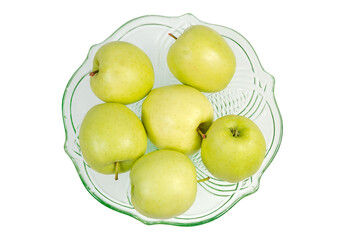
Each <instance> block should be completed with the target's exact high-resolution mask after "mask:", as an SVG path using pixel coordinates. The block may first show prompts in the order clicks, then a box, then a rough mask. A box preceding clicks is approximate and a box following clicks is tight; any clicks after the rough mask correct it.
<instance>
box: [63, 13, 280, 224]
mask: <svg viewBox="0 0 360 240" xmlns="http://www.w3.org/2000/svg"><path fill="white" fill-rule="evenodd" d="M146 18H158V19H181V18H188V20H190V19H191V21H192V22H196V23H199V24H205V25H210V26H217V27H220V28H223V29H227V30H228V31H231V32H233V33H235V34H236V35H238V36H239V37H241V38H242V39H243V40H245V41H246V43H247V44H248V46H249V47H250V49H251V51H252V53H253V54H254V57H253V58H252V59H251V60H252V61H251V63H252V64H253V66H252V67H253V68H254V72H256V73H262V74H264V76H267V77H268V78H269V79H268V80H269V84H270V88H269V89H270V91H269V92H268V97H269V99H270V100H272V101H273V104H274V107H275V109H273V110H275V112H276V114H277V117H278V118H279V119H278V120H279V128H278V129H277V130H278V132H277V133H278V142H277V144H276V146H275V148H274V149H273V151H272V156H271V158H270V159H269V161H268V163H267V165H266V166H265V167H264V169H263V170H262V171H261V172H259V173H258V174H257V178H256V179H252V181H251V187H252V188H251V189H252V190H251V191H248V192H247V193H246V194H244V195H242V196H240V197H238V198H237V199H235V200H234V201H233V202H232V203H231V204H230V205H229V206H228V207H227V208H226V209H224V210H223V211H222V212H220V213H218V214H217V215H215V216H213V217H211V218H208V219H205V220H201V221H198V222H192V223H181V222H167V221H164V220H156V219H153V220H151V221H148V220H145V219H142V218H141V217H139V216H137V215H135V214H132V213H130V212H127V211H123V210H121V209H117V208H115V207H113V206H111V205H110V204H107V203H106V202H104V201H102V199H101V198H99V196H97V195H96V194H95V193H94V192H92V191H91V190H90V189H89V187H88V186H87V184H86V183H85V180H84V179H83V176H82V174H81V172H80V169H79V166H78V163H77V162H76V160H75V158H74V157H73V154H75V153H74V151H73V149H70V148H68V147H67V145H68V143H69V135H68V127H69V126H67V124H66V116H65V113H64V103H65V99H66V98H67V96H68V91H67V90H68V88H69V86H70V85H71V83H72V82H73V80H74V77H75V76H76V74H77V73H78V71H79V70H80V69H81V68H82V67H83V66H84V64H85V63H86V62H87V61H90V60H91V59H90V58H89V56H90V55H91V53H92V52H93V51H94V49H95V48H97V47H98V46H99V45H102V44H103V43H105V42H107V41H108V40H109V39H110V38H111V37H112V36H114V35H115V34H116V33H118V32H119V31H120V30H121V29H123V28H124V27H126V26H128V25H129V24H130V23H131V24H134V23H136V22H137V21H142V20H144V19H146ZM274 84H275V78H274V77H273V76H272V75H271V74H270V73H268V72H266V71H265V70H264V68H263V67H262V65H261V63H260V60H259V58H258V56H257V54H256V52H255V50H254V48H253V47H252V46H251V44H250V42H249V41H248V40H247V39H246V38H245V37H244V36H242V35H241V34H240V33H238V32H237V31H235V30H233V29H231V28H229V27H226V26H222V25H217V24H213V23H207V22H204V21H201V20H199V19H198V18H196V17H195V16H194V15H193V14H191V13H186V14H183V15H180V16H161V15H144V16H140V17H137V18H134V19H131V20H129V21H127V22H126V23H124V24H123V25H121V26H120V27H119V28H118V29H117V30H115V31H114V32H113V33H112V34H111V35H110V36H109V37H107V38H106V39H105V40H104V41H102V42H100V43H97V44H94V45H92V46H91V47H90V49H89V51H88V54H87V56H86V58H85V60H84V62H83V63H82V64H81V65H80V67H79V68H78V69H77V70H76V71H75V72H74V73H73V75H72V76H71V78H70V80H69V81H68V83H67V85H66V87H65V91H64V94H63V98H62V117H63V124H64V129H65V143H64V150H65V152H66V154H67V155H68V156H69V158H70V159H71V160H72V162H73V164H74V166H75V168H76V171H77V173H78V175H79V177H80V180H81V182H82V183H83V185H84V187H85V188H86V189H87V191H88V192H89V193H90V194H91V195H92V196H93V197H94V198H95V199H96V200H97V201H99V202H100V203H102V204H103V205H105V206H106V207H108V208H110V209H113V210H115V211H117V212H120V213H122V214H125V215H128V216H130V217H133V218H135V219H137V220H139V221H140V222H142V223H144V224H147V225H153V224H165V225H174V226H196V225H201V224H204V223H207V222H211V221H213V220H215V219H217V218H219V217H220V216H222V215H223V214H225V213H226V212H227V211H229V210H230V209H231V208H232V207H233V206H234V205H236V204H237V203H238V202H239V201H240V200H241V199H243V198H244V197H246V196H249V195H251V194H253V193H255V192H256V191H257V190H258V189H259V186H260V179H261V177H262V175H263V173H264V172H265V170H266V169H267V168H268V167H269V165H270V164H271V162H272V161H273V159H274V158H275V156H276V154H277V152H278V150H279V148H280V145H281V142H282V135H283V121H282V117H281V114H280V111H279V108H278V105H277V102H276V100H275V95H274ZM69 128H70V127H69ZM254 176H255V175H254Z"/></svg>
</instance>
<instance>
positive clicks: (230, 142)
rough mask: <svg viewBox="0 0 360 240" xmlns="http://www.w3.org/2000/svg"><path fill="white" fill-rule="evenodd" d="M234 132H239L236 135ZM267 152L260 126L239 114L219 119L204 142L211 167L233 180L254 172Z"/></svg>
mask: <svg viewBox="0 0 360 240" xmlns="http://www.w3.org/2000/svg"><path fill="white" fill-rule="evenodd" d="M231 129H232V130H231ZM235 129H236V130H235ZM234 131H236V132H234ZM234 133H235V135H236V136H233V135H234ZM265 153H266V143H265V139H264V136H263V134H262V133H261V131H260V129H259V128H258V126H257V125H256V124H255V123H254V122H253V121H251V120H250V119H248V118H246V117H243V116H237V115H228V116H224V117H221V118H219V119H217V120H216V121H215V122H214V123H213V124H212V125H211V127H210V128H209V130H208V131H207V133H206V138H205V139H204V140H203V142H202V145H201V158H202V161H203V163H204V165H205V167H206V168H207V169H208V171H209V172H210V173H211V174H212V175H213V176H215V177H217V178H219V179H221V180H224V181H227V182H231V183H236V182H240V181H242V180H244V179H246V178H248V177H250V176H252V175H253V174H255V173H256V172H257V170H258V169H259V168H260V166H261V164H262V162H263V160H264V157H265Z"/></svg>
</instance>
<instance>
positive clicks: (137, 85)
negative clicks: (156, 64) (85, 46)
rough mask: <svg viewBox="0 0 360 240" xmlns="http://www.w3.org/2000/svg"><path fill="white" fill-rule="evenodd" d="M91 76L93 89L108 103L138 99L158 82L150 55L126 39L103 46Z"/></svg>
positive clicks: (95, 60)
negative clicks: (155, 79) (155, 81)
mask: <svg viewBox="0 0 360 240" xmlns="http://www.w3.org/2000/svg"><path fill="white" fill-rule="evenodd" d="M90 76H91V77H90V85H91V89H92V90H93V92H94V93H95V95H96V96H97V97H98V98H100V99H101V100H103V101H104V102H117V103H123V104H130V103H133V102H136V101H138V100H140V99H142V98H143V97H145V96H146V94H148V93H149V91H150V90H151V88H152V87H153V85H154V70H153V66H152V64H151V61H150V59H149V57H148V56H147V55H146V54H145V53H144V52H143V51H142V50H141V49H140V48H138V47H137V46H135V45H133V44H131V43H128V42H122V41H115V42H110V43H107V44H105V45H103V46H102V47H100V48H99V50H98V51H97V52H96V54H95V57H94V61H93V69H92V72H91V73H90Z"/></svg>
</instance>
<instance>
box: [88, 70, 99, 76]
mask: <svg viewBox="0 0 360 240" xmlns="http://www.w3.org/2000/svg"><path fill="white" fill-rule="evenodd" d="M98 72H99V70H96V71H92V72H91V73H90V74H89V75H90V76H91V77H93V76H94V75H95V74H97V73H98Z"/></svg>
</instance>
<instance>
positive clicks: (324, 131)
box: [0, 0, 360, 240]
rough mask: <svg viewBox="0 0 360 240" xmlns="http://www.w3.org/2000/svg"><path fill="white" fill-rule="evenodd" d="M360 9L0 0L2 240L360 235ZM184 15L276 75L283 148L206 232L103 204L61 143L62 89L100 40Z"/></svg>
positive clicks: (309, 4) (323, 4)
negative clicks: (238, 41)
mask: <svg viewBox="0 0 360 240" xmlns="http://www.w3.org/2000/svg"><path fill="white" fill-rule="evenodd" d="M335 2H337V3H335ZM235 3H237V4H235ZM355 3H356V1H345V0H343V1H298V2H295V1H226V0H221V1H209V0H207V1H195V0H191V1H188V0H181V1H169V0H168V1H155V0H152V1H136V0H132V1H126V2H125V1H99V0H98V1H58V2H53V1H39V0H33V1H6V2H5V3H1V7H0V9H1V14H0V24H1V35H2V37H1V40H0V41H1V45H0V48H1V49H0V66H1V68H0V81H1V85H0V91H1V92H0V98H1V99H0V100H1V101H0V103H1V118H0V127H1V131H0V136H1V145H0V146H1V149H0V150H1V151H0V159H1V165H0V171H1V173H0V184H1V193H0V195H1V198H0V201H1V202H0V203H1V204H0V219H1V221H2V223H1V227H0V228H1V230H0V239H69V238H71V239H72V238H74V239H75V238H76V239H102V240H106V239H112V240H114V239H140V237H141V236H143V238H146V239H203V240H207V239H219V238H221V237H226V238H231V239H305V238H306V239H360V233H359V230H357V229H356V228H358V227H359V225H360V205H359V203H360V196H359V192H360V187H359V184H360V177H359V175H360V157H359V149H360V139H359V136H360V128H359V123H360V117H359V103H360V97H359V93H358V92H359V87H360V84H359V82H360V77H359V69H360V46H359V45H360V27H359V25H360V14H359V9H360V8H359V7H358V6H357V5H356V4H355ZM187 12H190V13H193V14H194V15H195V16H196V17H197V18H199V19H200V20H203V21H206V22H210V23H216V24H220V25H225V26H228V27H230V28H233V29H235V30H237V31H238V32H240V33H241V34H242V35H244V36H245V37H246V38H247V39H248V40H249V41H250V42H251V44H252V45H253V47H254V48H255V50H256V52H257V54H258V56H259V58H260V61H261V63H262V65H263V66H264V68H265V70H267V71H268V72H270V73H271V74H272V75H274V76H275V78H276V85H275V95H276V99H277V101H278V105H279V108H280V111H281V113H282V117H283V121H284V136H283V142H282V145H281V148H280V150H279V152H278V155H277V156H276V158H275V160H274V161H273V163H272V165H271V166H270V167H269V168H268V169H267V171H266V172H265V174H264V176H263V178H262V181H261V185H260V189H259V191H258V192H256V193H255V194H253V195H250V196H248V197H246V198H244V199H243V200H241V201H240V202H239V203H238V204H237V205H235V206H234V207H233V208H232V209H231V210H230V211H229V212H227V213H226V214H225V215H223V216H222V217H220V218H219V219H217V220H215V221H213V222H211V223H207V224H205V225H201V226H196V227H174V226H166V225H155V226H147V225H144V224H142V223H141V222H139V221H137V220H135V219H133V218H131V217H128V216H126V215H122V214H120V213H118V212H115V211H113V210H111V209H109V208H106V207H105V206H103V205H101V204H100V203H99V202H97V201H96V200H95V199H94V198H93V197H91V195H90V194H89V193H88V192H87V191H86V189H85V188H84V186H83V184H82V183H81V181H80V179H79V177H78V176H77V174H76V171H75V168H74V166H73V164H72V162H71V161H70V159H69V158H68V156H67V155H66V154H65V152H64V150H63V144H64V140H65V133H64V128H63V123H62V116H61V100H62V94H63V91H64V89H65V86H66V84H67V82H68V80H69V79H70V77H71V76H72V74H73V73H74V71H75V70H76V69H77V68H78V67H79V66H80V64H81V63H82V62H83V60H84V59H85V57H86V55H87V51H88V50H89V48H90V46H92V45H93V44H95V43H99V42H101V41H103V40H104V39H105V38H107V37H108V36H109V35H110V34H111V33H113V32H114V31H115V30H116V29H117V28H118V27H119V26H121V25H122V24H124V23H125V22H127V21H128V20H131V19H132V18H135V17H138V16H142V15H149V14H157V15H166V16H178V15H182V14H184V13H187ZM144 234H145V235H144Z"/></svg>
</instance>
